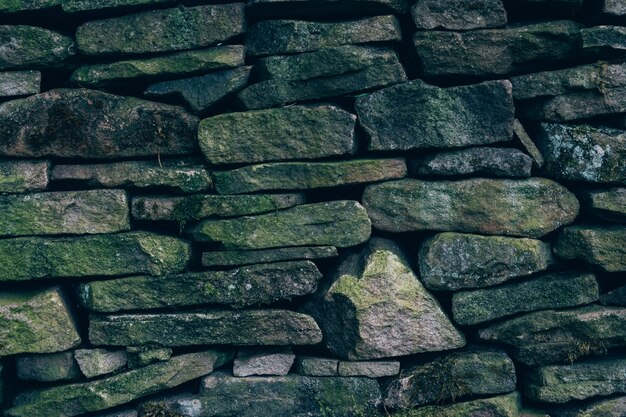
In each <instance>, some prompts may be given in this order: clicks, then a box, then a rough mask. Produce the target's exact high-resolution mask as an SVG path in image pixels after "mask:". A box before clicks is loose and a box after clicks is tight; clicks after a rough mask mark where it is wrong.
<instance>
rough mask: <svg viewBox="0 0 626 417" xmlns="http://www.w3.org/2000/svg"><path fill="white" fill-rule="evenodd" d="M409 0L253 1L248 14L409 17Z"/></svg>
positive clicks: (289, 16) (278, 16) (273, 15)
mask: <svg viewBox="0 0 626 417" xmlns="http://www.w3.org/2000/svg"><path fill="white" fill-rule="evenodd" d="M410 6H411V1H409V0H321V1H318V0H313V1H312V0H251V1H250V2H248V6H247V8H248V12H249V13H251V14H253V15H255V16H263V17H265V18H271V19H276V18H311V17H316V16H324V17H327V16H328V15H329V14H330V15H332V16H354V14H355V13H358V14H361V13H367V14H384V13H389V12H397V13H406V12H408V10H409V7H410Z"/></svg>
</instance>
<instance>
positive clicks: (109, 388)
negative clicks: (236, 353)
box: [6, 350, 233, 417]
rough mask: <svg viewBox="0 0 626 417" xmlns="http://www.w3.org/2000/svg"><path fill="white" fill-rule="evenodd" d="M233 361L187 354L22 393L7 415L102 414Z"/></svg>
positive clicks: (223, 355)
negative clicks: (101, 376)
mask: <svg viewBox="0 0 626 417" xmlns="http://www.w3.org/2000/svg"><path fill="white" fill-rule="evenodd" d="M232 357H233V354H232V352H230V351H221V350H209V351H206V352H198V353H188V354H185V355H179V356H175V357H173V358H172V359H170V360H169V361H167V362H161V363H156V364H153V365H149V366H146V367H143V368H139V369H134V370H131V371H128V372H124V373H121V374H117V375H114V376H110V377H108V378H104V379H98V380H96V381H90V382H81V383H75V384H69V385H62V386H57V387H52V388H47V389H46V388H44V389H41V390H37V391H31V392H25V393H21V394H19V395H18V396H17V397H16V399H15V400H14V403H13V408H10V409H9V410H7V411H6V414H7V416H10V417H32V416H41V417H58V416H67V417H72V416H77V415H79V414H83V413H89V412H94V411H100V410H105V409H108V408H112V407H115V406H117V405H121V404H125V403H128V402H130V401H133V400H135V399H137V398H141V397H145V396H147V395H151V394H155V393H157V392H160V391H163V390H166V389H168V388H173V387H176V386H178V385H181V384H184V383H185V382H188V381H191V380H193V379H196V378H198V377H200V376H203V375H207V374H209V373H211V372H212V371H213V369H214V368H216V367H219V366H221V365H223V364H225V363H226V362H228V361H229V360H230V359H231V358H232Z"/></svg>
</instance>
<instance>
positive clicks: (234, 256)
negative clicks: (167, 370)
mask: <svg viewBox="0 0 626 417" xmlns="http://www.w3.org/2000/svg"><path fill="white" fill-rule="evenodd" d="M337 256H338V253H337V248H335V247H334V246H301V247H295V248H278V249H261V250H233V251H217V252H204V253H203V254H202V266H207V267H216V266H219V267H222V266H238V265H252V264H260V263H270V262H281V261H295V260H303V259H308V260H317V259H328V258H335V257H337Z"/></svg>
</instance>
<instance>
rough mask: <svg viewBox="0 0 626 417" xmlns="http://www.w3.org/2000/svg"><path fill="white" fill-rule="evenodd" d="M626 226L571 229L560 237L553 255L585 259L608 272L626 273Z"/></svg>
mask: <svg viewBox="0 0 626 417" xmlns="http://www.w3.org/2000/svg"><path fill="white" fill-rule="evenodd" d="M624 242H626V226H621V225H620V226H580V225H577V226H570V227H566V228H564V229H563V230H562V231H561V233H560V234H559V237H558V238H557V241H556V244H555V246H554V253H556V255H557V256H559V257H561V258H565V259H582V260H584V261H586V262H588V263H590V264H592V265H596V266H598V267H599V268H600V269H601V270H603V271H605V272H620V271H626V245H625V244H624Z"/></svg>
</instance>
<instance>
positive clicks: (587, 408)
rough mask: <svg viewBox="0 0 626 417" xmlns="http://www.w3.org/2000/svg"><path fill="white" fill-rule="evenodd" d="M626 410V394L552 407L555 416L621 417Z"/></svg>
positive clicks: (551, 413) (552, 413)
mask: <svg viewBox="0 0 626 417" xmlns="http://www.w3.org/2000/svg"><path fill="white" fill-rule="evenodd" d="M624 410H626V395H624V396H621V397H614V398H608V399H604V398H603V399H598V400H595V401H591V402H585V403H582V404H576V403H574V404H572V405H569V406H568V405H558V406H555V407H554V408H551V409H550V415H551V416H554V417H593V416H598V417H621V416H622V415H624Z"/></svg>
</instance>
